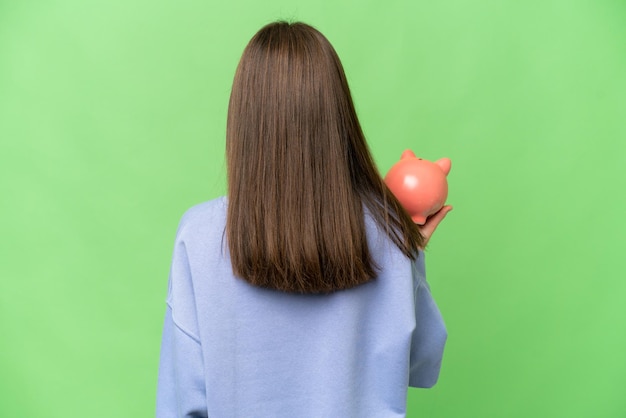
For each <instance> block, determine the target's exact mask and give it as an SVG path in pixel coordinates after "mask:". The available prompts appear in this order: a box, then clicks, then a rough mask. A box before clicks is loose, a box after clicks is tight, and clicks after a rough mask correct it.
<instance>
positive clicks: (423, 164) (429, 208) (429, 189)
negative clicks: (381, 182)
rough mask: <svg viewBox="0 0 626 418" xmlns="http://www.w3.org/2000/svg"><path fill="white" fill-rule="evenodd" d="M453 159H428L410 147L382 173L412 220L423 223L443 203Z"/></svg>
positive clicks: (446, 193) (446, 195)
mask: <svg viewBox="0 0 626 418" xmlns="http://www.w3.org/2000/svg"><path fill="white" fill-rule="evenodd" d="M451 165H452V162H451V161H450V159H449V158H442V159H440V160H437V161H436V162H434V163H433V162H430V161H427V160H423V159H421V158H417V157H416V156H415V154H413V152H412V151H411V150H406V151H404V152H403V153H402V157H401V158H400V161H398V162H397V163H396V164H394V166H393V167H391V169H390V170H389V172H388V173H387V175H386V176H385V183H386V184H387V187H389V189H390V190H391V192H392V193H393V194H394V195H395V196H396V198H397V199H398V200H399V201H400V203H401V204H402V206H403V207H404V209H406V211H407V212H408V213H409V215H410V216H411V219H413V222H415V223H416V224H419V225H423V224H424V223H425V222H426V218H428V217H429V216H430V215H432V214H433V213H435V212H437V211H438V210H439V209H441V208H442V207H443V205H444V204H445V203H446V198H447V197H448V181H447V179H446V176H447V175H448V173H449V172H450V167H451Z"/></svg>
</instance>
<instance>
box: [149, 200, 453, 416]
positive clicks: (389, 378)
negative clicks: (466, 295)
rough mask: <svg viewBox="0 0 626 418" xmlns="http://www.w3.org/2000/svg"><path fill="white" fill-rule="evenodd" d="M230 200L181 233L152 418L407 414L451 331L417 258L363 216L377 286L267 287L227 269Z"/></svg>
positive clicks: (433, 375) (197, 211) (191, 214)
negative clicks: (413, 390) (312, 290)
mask: <svg viewBox="0 0 626 418" xmlns="http://www.w3.org/2000/svg"><path fill="white" fill-rule="evenodd" d="M226 205H227V199H226V198H224V197H222V198H218V199H215V200H212V201H209V202H206V203H203V204H200V205H197V206H195V207H193V208H191V209H189V210H188V211H187V212H186V213H185V215H184V216H183V218H182V220H181V222H180V226H179V228H178V232H177V236H176V244H175V247H174V256H173V261H172V267H171V272H170V280H169V289H168V296H167V308H166V314H165V325H164V327H163V341H162V347H161V360H160V368H159V380H158V391H157V412H156V416H157V418H173V417H207V416H208V417H210V418H231V417H233V418H234V417H238V418H344V417H345V418H347V417H354V418H368V417H371V418H387V417H405V415H406V397H407V387H408V386H413V387H423V388H427V387H431V386H432V385H434V384H435V382H436V381H437V378H438V376H439V369H440V365H441V359H442V355H443V349H444V345H445V341H446V337H447V332H446V328H445V326H444V323H443V320H442V318H441V315H440V313H439V310H438V309H437V306H436V304H435V302H434V300H433V298H432V296H431V293H430V290H429V287H428V284H427V283H426V279H425V273H424V254H423V253H421V252H420V254H419V257H418V260H417V261H416V262H412V261H411V260H410V259H408V258H407V257H406V256H405V255H403V254H402V252H400V250H399V249H398V248H397V247H396V246H395V245H394V244H393V243H392V242H391V241H390V240H389V239H388V237H387V236H386V235H385V233H384V232H382V231H381V230H379V228H378V227H377V225H376V223H375V222H374V221H373V220H372V219H371V218H369V216H366V228H367V234H368V245H369V248H370V252H371V253H372V256H373V258H374V260H375V262H376V264H377V265H378V266H379V267H380V273H379V275H378V276H377V277H376V278H375V279H374V280H373V281H371V282H369V283H366V284H363V285H360V286H358V287H356V288H353V289H349V290H343V291H338V292H334V293H332V294H329V295H299V294H289V293H283V292H278V291H274V290H268V289H263V288H259V287H255V286H252V285H250V284H249V283H247V282H246V281H244V280H242V279H240V278H237V277H235V276H234V275H233V272H232V267H231V263H230V258H229V254H228V246H227V245H226V236H225V232H224V228H225V224H226ZM305 238H306V237H303V239H305Z"/></svg>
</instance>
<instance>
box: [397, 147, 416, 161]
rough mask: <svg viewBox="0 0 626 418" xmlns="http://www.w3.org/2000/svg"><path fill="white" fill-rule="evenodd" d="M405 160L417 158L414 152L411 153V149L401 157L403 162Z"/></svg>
mask: <svg viewBox="0 0 626 418" xmlns="http://www.w3.org/2000/svg"><path fill="white" fill-rule="evenodd" d="M405 158H416V157H415V154H414V153H413V151H411V150H410V149H408V150H406V151H404V152H403V153H402V156H401V157H400V159H401V160H404V159H405Z"/></svg>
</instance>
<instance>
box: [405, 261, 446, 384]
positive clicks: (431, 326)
mask: <svg viewBox="0 0 626 418" xmlns="http://www.w3.org/2000/svg"><path fill="white" fill-rule="evenodd" d="M412 270H413V289H414V292H415V322H416V324H415V331H414V332H413V337H412V340H411V363H410V372H409V386H411V387H416V388H430V387H432V386H434V385H435V383H437V379H438V378H439V370H440V369H441V360H442V358H443V350H444V346H445V343H446V339H447V337H448V333H447V331H446V326H445V324H444V322H443V318H442V317H441V313H440V312H439V308H438V307H437V304H436V303H435V300H434V299H433V297H432V294H431V293H430V287H429V286H428V283H427V282H426V272H425V265H424V253H423V252H421V251H420V254H419V257H418V259H417V260H416V261H415V262H414V263H413V268H412Z"/></svg>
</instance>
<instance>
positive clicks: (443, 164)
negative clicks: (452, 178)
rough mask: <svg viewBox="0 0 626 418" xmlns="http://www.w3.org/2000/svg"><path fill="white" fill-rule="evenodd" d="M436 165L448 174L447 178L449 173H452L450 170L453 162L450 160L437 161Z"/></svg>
mask: <svg viewBox="0 0 626 418" xmlns="http://www.w3.org/2000/svg"><path fill="white" fill-rule="evenodd" d="M435 164H437V165H438V166H439V167H440V168H441V169H442V170H443V172H444V173H446V176H447V175H448V173H449V172H450V168H451V167H452V161H450V159H449V158H441V159H439V160H437V161H435Z"/></svg>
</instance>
